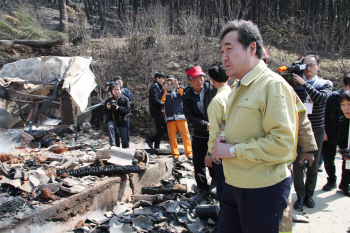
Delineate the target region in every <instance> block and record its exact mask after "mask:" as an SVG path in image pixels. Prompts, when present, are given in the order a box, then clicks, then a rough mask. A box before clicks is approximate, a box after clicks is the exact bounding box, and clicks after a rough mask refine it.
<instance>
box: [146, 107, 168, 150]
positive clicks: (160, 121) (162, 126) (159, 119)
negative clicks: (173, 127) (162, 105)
mask: <svg viewBox="0 0 350 233" xmlns="http://www.w3.org/2000/svg"><path fill="white" fill-rule="evenodd" d="M152 117H153V119H154V120H155V124H156V129H157V132H156V134H155V135H153V136H151V137H150V138H148V140H150V141H151V142H154V147H155V148H159V146H160V141H161V139H162V135H163V134H164V133H165V132H166V131H167V127H166V122H165V116H164V113H160V114H152Z"/></svg>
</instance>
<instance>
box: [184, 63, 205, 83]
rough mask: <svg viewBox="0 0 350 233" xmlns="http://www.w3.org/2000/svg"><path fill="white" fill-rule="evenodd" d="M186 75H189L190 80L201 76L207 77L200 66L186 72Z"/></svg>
mask: <svg viewBox="0 0 350 233" xmlns="http://www.w3.org/2000/svg"><path fill="white" fill-rule="evenodd" d="M186 74H188V76H189V77H188V78H189V79H190V80H192V79H194V78H195V77H197V76H199V75H204V76H205V75H206V74H205V73H204V72H203V70H202V67H200V66H195V67H192V68H191V69H189V70H187V71H186Z"/></svg>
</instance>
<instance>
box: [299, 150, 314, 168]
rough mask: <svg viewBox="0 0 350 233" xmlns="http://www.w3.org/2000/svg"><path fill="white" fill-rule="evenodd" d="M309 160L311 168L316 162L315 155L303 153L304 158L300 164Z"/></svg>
mask: <svg viewBox="0 0 350 233" xmlns="http://www.w3.org/2000/svg"><path fill="white" fill-rule="evenodd" d="M305 159H306V160H307V161H309V166H310V167H311V166H312V164H313V162H314V160H315V157H314V154H313V153H308V152H303V156H302V157H301V159H300V161H299V162H300V163H302V162H304V160H305Z"/></svg>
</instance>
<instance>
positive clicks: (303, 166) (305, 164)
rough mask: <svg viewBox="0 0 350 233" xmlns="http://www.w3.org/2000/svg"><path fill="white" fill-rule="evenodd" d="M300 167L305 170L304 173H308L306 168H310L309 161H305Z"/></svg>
mask: <svg viewBox="0 0 350 233" xmlns="http://www.w3.org/2000/svg"><path fill="white" fill-rule="evenodd" d="M300 166H301V168H302V169H303V172H305V171H306V167H308V166H309V161H308V160H306V159H305V160H304V161H303V162H302V163H300Z"/></svg>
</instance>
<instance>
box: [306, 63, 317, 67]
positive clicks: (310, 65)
mask: <svg viewBox="0 0 350 233" xmlns="http://www.w3.org/2000/svg"><path fill="white" fill-rule="evenodd" d="M307 66H308V67H314V66H316V64H315V63H310V64H307Z"/></svg>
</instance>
